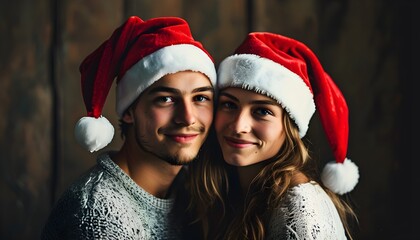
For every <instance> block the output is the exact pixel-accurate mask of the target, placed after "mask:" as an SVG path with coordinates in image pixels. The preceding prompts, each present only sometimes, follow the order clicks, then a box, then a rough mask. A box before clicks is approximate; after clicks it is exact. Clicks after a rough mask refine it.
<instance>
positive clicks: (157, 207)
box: [42, 154, 180, 240]
mask: <svg viewBox="0 0 420 240" xmlns="http://www.w3.org/2000/svg"><path fill="white" fill-rule="evenodd" d="M173 202H174V200H173V199H159V198H156V197H154V196H153V195H151V194H149V193H147V192H146V191H144V190H143V189H142V188H140V187H139V186H138V185H137V184H136V183H135V182H134V181H133V180H132V179H131V178H130V177H129V176H128V175H126V174H125V173H124V172H123V171H122V170H121V168H120V167H118V166H117V165H116V164H115V163H114V162H113V161H112V160H111V159H110V157H109V156H108V154H104V155H101V156H100V157H99V158H98V161H97V165H96V166H95V167H94V168H93V169H91V170H90V171H89V172H88V173H87V174H86V175H84V176H83V177H82V178H81V179H79V180H78V181H77V182H75V183H74V184H73V185H72V186H71V187H70V188H69V189H68V190H67V191H66V192H65V193H64V195H63V196H62V197H61V198H60V200H59V201H58V202H57V205H56V206H55V208H54V209H53V211H52V212H51V215H50V217H49V219H48V222H47V223H46V225H45V228H44V231H43V233H42V239H147V240H149V239H178V238H179V234H180V233H179V228H178V226H177V224H176V223H174V222H173V221H172V220H173V216H172V213H171V209H172V206H173Z"/></svg>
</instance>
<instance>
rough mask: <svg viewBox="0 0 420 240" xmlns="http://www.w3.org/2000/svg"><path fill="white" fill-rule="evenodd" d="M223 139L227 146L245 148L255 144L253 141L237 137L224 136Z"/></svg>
mask: <svg viewBox="0 0 420 240" xmlns="http://www.w3.org/2000/svg"><path fill="white" fill-rule="evenodd" d="M225 140H226V143H227V144H228V145H229V146H231V147H234V148H247V147H250V146H253V145H255V143H254V142H251V141H246V140H242V139H237V138H231V137H225Z"/></svg>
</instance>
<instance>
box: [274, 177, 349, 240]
mask: <svg viewBox="0 0 420 240" xmlns="http://www.w3.org/2000/svg"><path fill="white" fill-rule="evenodd" d="M270 219H271V220H270V224H269V228H268V239H288V240H290V239H307V240H311V239H319V240H329V239H331V240H341V239H346V236H345V231H344V228H343V224H342V223H341V220H340V217H339V215H338V212H337V209H336V208H335V206H334V204H333V202H332V200H331V199H330V198H329V197H328V195H327V193H326V192H325V191H324V190H323V189H322V188H321V187H320V186H319V185H318V184H317V183H316V182H309V183H304V184H300V185H297V186H295V187H293V188H291V189H290V190H289V192H288V193H287V196H286V198H285V201H284V204H283V205H282V206H281V207H280V208H279V209H277V210H276V211H274V212H273V213H272V214H271V217H270Z"/></svg>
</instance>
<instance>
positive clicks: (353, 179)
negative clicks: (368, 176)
mask: <svg viewBox="0 0 420 240" xmlns="http://www.w3.org/2000/svg"><path fill="white" fill-rule="evenodd" d="M321 180H322V182H323V183H324V185H325V186H326V187H328V188H329V189H331V190H332V191H333V192H335V193H338V194H341V195H342V194H344V193H347V192H350V191H351V190H353V188H354V187H355V186H356V184H357V182H358V181H359V168H358V167H357V166H356V164H354V163H353V162H352V161H351V160H350V159H348V158H346V159H345V160H344V162H343V163H337V162H334V161H332V162H329V163H327V165H325V167H324V169H323V170H322V173H321Z"/></svg>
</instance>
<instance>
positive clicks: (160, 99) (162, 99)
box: [156, 96, 174, 103]
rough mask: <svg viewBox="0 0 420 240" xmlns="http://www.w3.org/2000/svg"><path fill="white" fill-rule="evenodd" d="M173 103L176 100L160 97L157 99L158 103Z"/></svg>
mask: <svg viewBox="0 0 420 240" xmlns="http://www.w3.org/2000/svg"><path fill="white" fill-rule="evenodd" d="M173 101H174V99H173V98H172V97H168V96H163V97H158V98H157V99H156V102H158V103H171V102H173Z"/></svg>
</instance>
